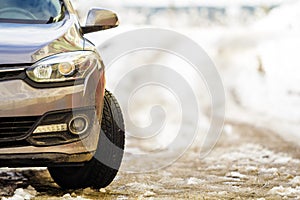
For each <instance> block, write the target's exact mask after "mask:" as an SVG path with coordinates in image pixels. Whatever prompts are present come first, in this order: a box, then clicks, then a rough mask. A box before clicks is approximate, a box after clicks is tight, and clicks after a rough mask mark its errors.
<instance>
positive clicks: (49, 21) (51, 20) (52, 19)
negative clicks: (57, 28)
mask: <svg viewBox="0 0 300 200" xmlns="http://www.w3.org/2000/svg"><path fill="white" fill-rule="evenodd" d="M53 21H54V17H52V16H51V17H50V18H49V20H48V21H47V23H46V24H51V23H53Z"/></svg>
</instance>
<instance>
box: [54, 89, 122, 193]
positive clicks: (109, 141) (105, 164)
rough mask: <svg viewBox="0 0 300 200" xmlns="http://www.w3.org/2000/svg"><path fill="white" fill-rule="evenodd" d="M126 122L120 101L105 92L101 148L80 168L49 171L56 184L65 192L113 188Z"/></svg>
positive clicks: (55, 168)
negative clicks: (87, 188)
mask: <svg viewBox="0 0 300 200" xmlns="http://www.w3.org/2000/svg"><path fill="white" fill-rule="evenodd" d="M124 130H125V129H124V121H123V116H122V112H121V108H120V106H119V104H118V102H117V100H116V98H115V97H114V96H113V95H112V93H110V92H109V91H107V90H106V91H105V96H104V105H103V114H102V122H101V133H100V138H99V142H98V148H97V151H96V154H95V156H94V157H93V158H92V160H91V161H89V162H87V163H84V165H83V166H78V167H77V166H76V167H49V168H48V170H49V172H50V174H51V176H52V178H53V180H54V181H55V182H56V183H57V184H58V185H59V186H61V187H62V188H65V189H79V188H86V187H93V188H103V187H106V186H107V185H109V184H110V183H111V182H112V181H113V179H114V178H115V176H116V175H117V172H118V169H119V167H120V165H121V161H122V157H123V150H124V142H125V135H124Z"/></svg>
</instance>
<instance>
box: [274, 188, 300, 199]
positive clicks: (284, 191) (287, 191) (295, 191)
mask: <svg viewBox="0 0 300 200" xmlns="http://www.w3.org/2000/svg"><path fill="white" fill-rule="evenodd" d="M269 193H270V194H278V195H280V196H289V197H290V196H293V197H296V198H299V197H300V187H295V188H292V187H283V186H276V187H273V188H272V189H271V190H270V191H269Z"/></svg>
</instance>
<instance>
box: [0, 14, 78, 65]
mask: <svg viewBox="0 0 300 200" xmlns="http://www.w3.org/2000/svg"><path fill="white" fill-rule="evenodd" d="M0 36H1V37H0V65H3V64H21V63H26V64H28V63H34V62H36V61H38V60H40V59H42V58H44V57H47V56H49V55H52V54H57V53H60V52H68V51H74V50H82V49H83V38H82V37H81V34H80V33H79V28H78V25H77V24H76V23H75V19H72V17H71V18H69V19H65V20H63V21H61V22H58V23H53V24H13V23H0Z"/></svg>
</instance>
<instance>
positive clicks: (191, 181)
mask: <svg viewBox="0 0 300 200" xmlns="http://www.w3.org/2000/svg"><path fill="white" fill-rule="evenodd" d="M204 182H205V180H202V179H198V178H195V177H191V178H189V179H188V180H187V184H188V185H199V184H203V183H204Z"/></svg>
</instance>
